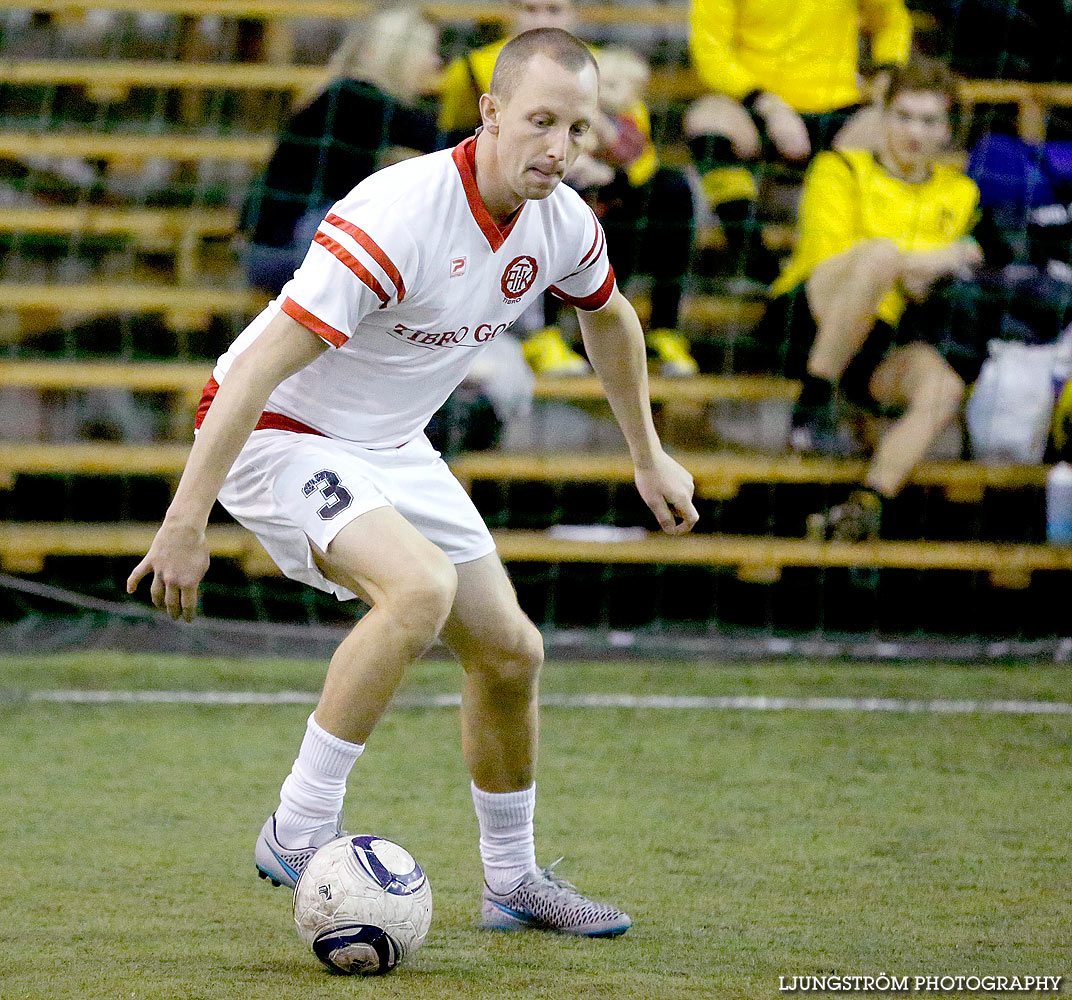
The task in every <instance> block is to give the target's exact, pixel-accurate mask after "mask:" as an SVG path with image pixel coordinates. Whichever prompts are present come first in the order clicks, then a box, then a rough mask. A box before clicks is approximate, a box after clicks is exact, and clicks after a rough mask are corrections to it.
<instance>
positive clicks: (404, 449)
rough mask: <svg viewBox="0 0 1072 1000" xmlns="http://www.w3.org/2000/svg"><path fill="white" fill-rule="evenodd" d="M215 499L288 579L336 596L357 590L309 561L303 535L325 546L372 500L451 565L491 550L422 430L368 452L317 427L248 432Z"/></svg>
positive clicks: (492, 544) (350, 596) (484, 529)
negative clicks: (393, 445)
mask: <svg viewBox="0 0 1072 1000" xmlns="http://www.w3.org/2000/svg"><path fill="white" fill-rule="evenodd" d="M219 500H220V503H221V504H223V506H224V507H225V508H226V509H227V511H228V513H229V514H230V515H231V516H232V517H233V518H234V519H235V520H236V521H238V523H239V524H241V525H243V526H244V527H246V528H248V529H249V530H250V531H252V532H253V534H255V535H256V536H257V538H258V539H259V540H260V543H261V544H262V545H263V546H264V548H265V550H266V551H267V552H268V554H269V555H270V556H271V557H272V560H273V561H274V562H275V564H276V565H277V566H278V567H279V568H280V569H281V570H282V571H283V573H284V574H285V575H286V576H288V577H290V578H291V579H292V580H299V581H301V582H302V583H308V584H310V585H311V586H313V587H316V588H318V589H319V590H324V591H327V592H328V593H329V594H334V595H335V596H336V597H337V598H338V599H339V600H340V601H347V600H351V599H353V598H354V597H356V596H357V595H355V594H353V593H352V592H351V591H349V590H347V589H346V588H345V587H342V586H340V585H339V584H337V583H332V582H331V581H330V580H328V579H326V578H325V577H324V575H323V574H322V573H321V572H320V570H318V569H317V568H316V566H315V565H314V563H313V555H312V550H311V549H310V548H309V539H312V541H313V542H314V544H315V545H316V546H317V548H319V549H320V550H321V551H326V550H327V547H328V545H329V544H330V543H331V541H332V539H333V538H334V537H335V536H336V535H337V534H338V533H339V532H340V531H341V530H342V529H343V528H345V527H346V525H348V524H349V523H350V522H351V521H353V520H354V518H356V517H359V516H360V515H362V514H365V513H367V512H368V511H370V510H374V509H375V508H376V507H394V508H395V510H397V511H398V512H399V513H400V514H401V515H402V516H403V517H404V518H405V519H406V520H407V521H409V523H410V524H412V525H413V526H414V527H415V528H416V529H417V530H418V531H419V532H420V533H421V534H422V535H424V537H425V538H427V539H428V540H429V541H430V542H433V543H434V544H435V545H438V546H439V547H440V548H441V549H442V550H443V551H444V552H445V553H446V554H447V557H448V558H449V559H450V561H451V562H454V563H464V562H470V561H472V560H473V559H479V558H481V557H482V556H486V555H487V554H488V553H490V552H494V551H495V542H494V541H493V540H492V537H491V532H489V531H488V529H487V526H486V525H485V524H484V521H483V519H482V518H481V517H480V514H479V513H478V511H477V509H476V507H474V506H473V501H472V500H470V499H469V495H468V494H467V493H466V492H465V490H464V488H463V487H462V485H461V483H459V482H458V480H457V479H455V478H454V475H453V473H452V472H451V471H450V469H449V468H448V467H447V463H446V462H444V461H443V459H442V458H440V457H439V452H437V451H436V450H435V449H434V448H433V447H432V445H431V443H430V442H429V441H428V439H427V438H426V437H425V436H424V435H423V434H422V435H420V436H419V437H417V438H414V439H413V440H412V441H410V442H408V443H407V444H404V445H402V446H401V447H399V448H388V449H383V450H375V451H371V450H369V449H368V448H362V447H360V446H359V445H356V444H353V443H351V442H348V441H338V440H336V439H335V438H327V437H319V436H317V435H315V434H300V433H295V432H294V431H283V430H260V431H254V432H253V433H252V434H251V435H250V437H249V440H248V441H247V442H246V445H245V447H244V448H243V449H242V451H241V452H239V455H238V458H237V459H235V463H234V465H233V466H232V467H231V471H230V472H229V473H228V474H227V479H226V480H225V481H224V484H223V488H222V489H221V490H220V494H219Z"/></svg>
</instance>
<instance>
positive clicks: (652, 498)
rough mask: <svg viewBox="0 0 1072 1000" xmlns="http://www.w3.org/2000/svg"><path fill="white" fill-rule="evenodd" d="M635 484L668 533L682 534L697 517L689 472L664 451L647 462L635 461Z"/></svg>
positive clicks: (686, 532) (691, 525) (660, 525)
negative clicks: (644, 463) (638, 463)
mask: <svg viewBox="0 0 1072 1000" xmlns="http://www.w3.org/2000/svg"><path fill="white" fill-rule="evenodd" d="M635 479H636V487H637V491H638V492H639V493H640V496H641V498H642V499H643V500H644V503H646V504H647V505H648V507H650V508H651V512H652V513H653V514H654V515H655V518H656V520H657V521H658V522H659V527H660V528H662V530H663V531H665V532H666V534H668V535H685V534H688V532H690V531H692V527H693V525H694V524H695V523H696V521H697V520H698V518H699V514H697V513H696V508H695V507H694V506H693V503H692V494H693V482H692V474H691V473H690V472H689V471H688V469H685V468H684V467H683V466H681V465H679V464H678V463H677V462H675V461H674V460H673V459H672V458H671V457H670V456H669V455H667V454H666V452H664V451H660V452H658V453H657V454H656V455H655V456H654V457H653V459H652V461H651V463H650V464H646V465H643V466H641V465H638V466H637V467H636V472H635Z"/></svg>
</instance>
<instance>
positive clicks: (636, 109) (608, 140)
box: [439, 0, 698, 375]
mask: <svg viewBox="0 0 1072 1000" xmlns="http://www.w3.org/2000/svg"><path fill="white" fill-rule="evenodd" d="M511 6H512V8H513V13H512V18H511V25H510V27H511V29H512V30H511V32H510V35H509V37H513V35H514V34H520V33H521V32H522V31H528V30H530V29H532V28H562V29H563V30H565V31H570V32H575V31H576V28H577V16H576V8H575V5H574V3H573V0H513V2H512V5H511ZM507 40H508V39H507V38H503V39H500V40H499V41H496V42H492V43H490V44H489V45H485V46H482V47H481V48H479V49H475V50H473V51H472V52H469V53H466V54H465V55H464V56H460V57H459V58H457V59H455V60H453V61H452V62H451V63H450V65H449V66H448V67H447V69H446V71H445V73H444V75H443V79H442V83H441V87H440V111H439V129H440V132H441V133H443V134H444V135H445V136H447V137H448V138H449V140H450V141H452V142H458V141H461V139H463V138H465V137H466V136H467V135H470V134H471V133H472V131H473V130H474V129H475V128H477V126H479V124H480V113H479V107H478V102H479V100H480V95H481V94H483V93H485V92H487V90H488V88H489V86H490V84H491V71H492V68H493V67H494V65H495V60H496V58H497V57H498V55H499V52H500V51H501V50H502V48H503V46H504V45H505V44H506V42H507ZM592 52H593V55H595V57H596V59H597V61H598V62H599V66H600V110H601V111H602V113H603V117H602V121H597V122H596V123H595V127H594V128H593V130H592V135H593V140H594V146H593V149H592V151H591V155H582V156H581V157H579V158H578V160H577V162H576V163H575V164H574V166H573V168H572V170H571V171H570V174H569V175H568V176H567V177H566V181H567V183H569V184H570V185H571V186H573V187H574V188H577V189H578V190H581V191H583V192H584V193H585V195H586V197H589V200H590V201H592V202H593V203H594V204H595V205H596V210H597V212H598V214H599V215H600V219H601V222H602V223H603V226H604V228H605V230H606V232H607V252H608V254H609V256H610V259H611V263H612V265H613V266H614V271H615V274H616V275H617V276H618V280H619V283H620V284H621V285H623V286H624V285H625V283H626V282H627V281H628V279H629V277H630V276H631V275H632V274H634V273H636V272H638V271H642V272H643V273H646V274H650V275H651V276H652V279H653V287H652V301H651V316H650V322H649V332H648V334H647V337H646V340H647V347H648V354H649V357H650V358H651V360H652V363H653V365H654V367H655V369H656V371H657V372H658V373H659V374H661V375H692V374H695V373H696V371H697V370H698V368H697V365H696V362H695V360H694V359H693V358H692V355H691V354H690V353H689V347H688V341H687V340H686V339H685V338H684V337H683V336H682V335H681V334H680V333H678V332H677V322H678V311H679V309H678V307H679V304H680V299H681V291H682V286H683V284H684V280H685V275H686V272H687V271H688V266H689V260H690V256H691V251H692V238H693V202H692V192H691V189H690V188H689V186H688V183H687V181H686V180H685V178H684V176H683V175H682V174H681V173H680V172H679V171H675V170H668V169H665V168H661V167H660V165H659V160H658V156H657V155H656V152H655V145H654V143H653V142H652V138H651V120H650V117H649V115H648V109H647V107H646V106H645V104H644V100H643V90H644V88H645V86H646V84H647V77H648V67H647V64H646V63H645V62H644V61H643V60H642V59H641V58H640V57H639V56H637V55H636V54H635V53H631V52H629V50H627V49H624V48H621V47H608V48H607V49H604V50H602V51H600V50H599V49H596V48H592ZM556 320H557V305H556V304H553V303H548V304H547V305H546V309H545V315H544V317H543V322H544V325H543V326H541V327H539V328H538V329H536V330H534V331H532V332H531V333H529V335H528V336H526V338H525V341H524V343H523V345H522V346H523V348H524V351H525V357H526V358H527V359H528V361H529V364H530V365H531V366H532V368H533V370H534V371H535V372H536V373H537V374H544V375H573V374H580V373H583V372H587V371H588V370H589V368H588V364H587V362H586V361H585V360H584V359H583V358H582V357H581V356H580V355H579V354H577V353H576V352H575V351H574V350H572V348H570V347H569V346H568V345H567V344H566V343H565V341H564V340H563V339H562V334H561V331H560V330H559V328H558V326H557V322H556Z"/></svg>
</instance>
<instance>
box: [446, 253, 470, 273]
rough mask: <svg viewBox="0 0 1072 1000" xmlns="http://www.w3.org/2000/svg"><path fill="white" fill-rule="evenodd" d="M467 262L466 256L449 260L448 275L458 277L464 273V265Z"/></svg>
mask: <svg viewBox="0 0 1072 1000" xmlns="http://www.w3.org/2000/svg"><path fill="white" fill-rule="evenodd" d="M467 262H468V258H467V257H455V258H454V260H452V261H451V262H450V276H451V277H452V278H460V277H461V276H462V275H463V274H465V265H466V263H467Z"/></svg>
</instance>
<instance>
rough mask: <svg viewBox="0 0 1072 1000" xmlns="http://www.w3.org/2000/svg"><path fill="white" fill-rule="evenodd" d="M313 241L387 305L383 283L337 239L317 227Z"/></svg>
mask: <svg viewBox="0 0 1072 1000" xmlns="http://www.w3.org/2000/svg"><path fill="white" fill-rule="evenodd" d="M313 242H314V243H319V244H320V245H321V246H322V247H323V248H324V249H325V250H327V252H328V253H330V254H333V255H334V256H335V257H337V258H338V259H339V260H341V261H342V262H343V263H344V264H345V265H346V266H347V267H348V268H349V269H350V270H351V271H353V273H354V274H356V275H357V277H358V278H359V279H360V280H361V281H363V282H364V283H365V284H366V285H367V286H368V287H369V288H371V289H372V291H373V292H375V293H376V297H377V298H378V299H379V300H380V305H381V306H385V305H387V300H388V298H389V297H390V296H388V294H387V293H386V292H385V291H384V290H383V285H381V284H380V283H379V282H378V281H377V280H376V278H375V277H374V276H373V274H372V272H371V271H369V269H368V268H367V267H365V265H364V264H362V263H361V261H359V260H358V259H357V258H356V257H355V256H354V255H353V254H352V253H350V251H349V250H347V249H346V247H344V246H343V245H342V244H341V243H340V242H339V241H338V240H333V239H332V238H331V237H330V236H328V235H327V233H322V232H320V230H319V229H318V230H317V232H316V236H314V237H313Z"/></svg>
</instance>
